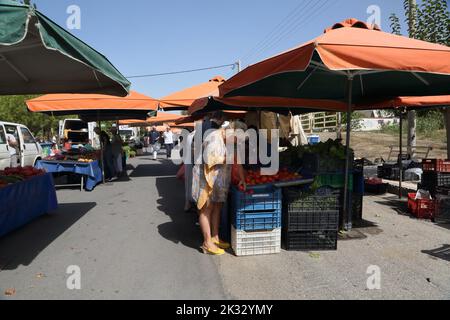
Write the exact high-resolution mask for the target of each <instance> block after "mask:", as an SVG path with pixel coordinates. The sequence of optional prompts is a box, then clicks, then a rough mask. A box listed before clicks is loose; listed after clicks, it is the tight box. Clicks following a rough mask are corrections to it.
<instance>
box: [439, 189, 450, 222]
mask: <svg viewBox="0 0 450 320" xmlns="http://www.w3.org/2000/svg"><path fill="white" fill-rule="evenodd" d="M435 220H436V221H446V222H448V221H450V196H449V195H442V194H438V195H436V211H435Z"/></svg>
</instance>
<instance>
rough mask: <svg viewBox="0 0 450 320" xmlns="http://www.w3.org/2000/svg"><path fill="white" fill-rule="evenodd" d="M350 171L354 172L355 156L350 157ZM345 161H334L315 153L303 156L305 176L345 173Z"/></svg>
mask: <svg viewBox="0 0 450 320" xmlns="http://www.w3.org/2000/svg"><path fill="white" fill-rule="evenodd" d="M350 157H351V159H352V161H350V167H349V171H350V172H351V171H353V165H354V163H353V162H354V161H353V159H354V155H350ZM344 172H345V160H338V159H332V158H330V157H323V156H320V155H318V154H315V153H305V154H304V155H303V168H302V173H303V174H310V175H319V174H328V173H344Z"/></svg>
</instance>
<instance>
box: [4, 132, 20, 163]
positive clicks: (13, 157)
mask: <svg viewBox="0 0 450 320" xmlns="http://www.w3.org/2000/svg"><path fill="white" fill-rule="evenodd" d="M6 140H7V141H8V149H9V159H10V161H9V166H10V167H11V168H16V167H17V166H18V165H19V164H18V157H17V154H18V152H17V150H18V149H19V144H18V143H17V139H16V137H14V136H13V135H12V134H10V133H7V134H6Z"/></svg>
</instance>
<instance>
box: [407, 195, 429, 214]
mask: <svg viewBox="0 0 450 320" xmlns="http://www.w3.org/2000/svg"><path fill="white" fill-rule="evenodd" d="M435 208H436V202H435V200H428V199H417V200H416V194H415V193H409V194H408V211H409V212H410V213H412V214H413V215H414V216H415V217H416V218H418V219H431V218H433V217H434V215H435Z"/></svg>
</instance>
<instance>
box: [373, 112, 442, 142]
mask: <svg viewBox="0 0 450 320" xmlns="http://www.w3.org/2000/svg"><path fill="white" fill-rule="evenodd" d="M404 123H405V124H406V119H405V120H404ZM444 128H445V123H444V117H443V116H442V112H441V111H438V110H430V111H427V112H426V113H425V112H424V111H422V114H421V113H419V114H418V117H417V127H416V131H417V133H418V134H420V135H421V136H422V137H434V136H435V135H436V132H438V131H440V130H443V129H444ZM381 132H382V133H386V134H392V135H398V132H399V125H398V124H390V125H385V126H383V127H382V129H381ZM404 133H406V127H405V128H404Z"/></svg>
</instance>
